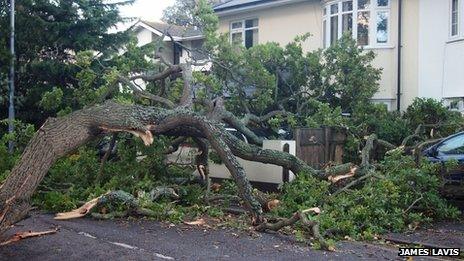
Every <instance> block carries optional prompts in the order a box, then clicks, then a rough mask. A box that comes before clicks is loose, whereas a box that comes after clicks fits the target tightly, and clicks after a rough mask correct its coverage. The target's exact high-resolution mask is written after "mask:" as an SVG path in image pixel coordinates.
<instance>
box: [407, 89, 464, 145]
mask: <svg viewBox="0 0 464 261" xmlns="http://www.w3.org/2000/svg"><path fill="white" fill-rule="evenodd" d="M403 118H404V119H405V120H406V121H407V122H408V126H409V127H410V129H412V130H414V129H415V128H417V126H419V125H420V124H422V125H429V126H428V127H427V128H425V130H430V129H431V128H433V129H434V131H435V134H436V135H437V136H443V137H446V136H449V135H451V134H453V133H455V132H456V131H457V130H459V129H460V128H462V126H463V124H464V118H463V116H462V114H461V113H459V112H456V111H450V110H448V109H447V108H446V107H445V106H443V104H442V103H441V102H439V101H437V100H435V99H431V98H416V99H415V100H414V102H413V103H412V104H411V105H410V106H409V107H408V108H407V110H406V112H405V113H404V116H403ZM433 125H434V126H433Z"/></svg>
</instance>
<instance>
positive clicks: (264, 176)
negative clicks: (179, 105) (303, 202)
mask: <svg viewBox="0 0 464 261" xmlns="http://www.w3.org/2000/svg"><path fill="white" fill-rule="evenodd" d="M226 130H227V131H228V132H229V133H231V134H232V135H234V136H235V137H237V138H238V139H240V140H242V141H243V142H246V143H248V140H247V138H246V137H245V136H244V135H243V134H242V133H240V132H239V131H237V130H236V129H234V128H226ZM285 145H287V146H288V151H289V153H291V154H293V155H295V154H296V145H295V141H294V140H267V139H265V140H264V142H263V148H264V149H273V150H280V151H284V148H285V147H286V146H285ZM197 153H198V152H197V148H196V147H191V146H190V145H189V144H182V145H181V146H179V149H178V150H177V151H176V152H174V153H172V154H169V155H167V160H168V162H172V163H177V164H187V165H188V164H192V162H194V158H195V155H196V154H197ZM238 161H239V163H240V164H241V165H242V166H243V168H244V169H245V172H246V173H247V177H248V179H249V180H250V181H251V182H252V183H254V185H255V186H257V187H259V188H260V189H264V190H272V189H274V188H277V186H278V185H279V184H282V183H283V182H284V179H287V178H286V177H284V175H286V174H284V173H286V171H285V170H284V169H283V168H282V167H280V166H275V165H272V164H264V163H260V162H254V161H248V160H244V159H240V158H238ZM209 170H210V177H211V178H213V179H230V178H231V177H230V173H229V171H228V169H227V168H226V167H225V165H223V164H221V163H220V164H218V163H215V162H213V161H211V160H210V161H209ZM195 174H196V175H199V173H197V172H195ZM293 178H294V175H293V173H292V172H291V171H289V173H288V180H289V181H291V180H293Z"/></svg>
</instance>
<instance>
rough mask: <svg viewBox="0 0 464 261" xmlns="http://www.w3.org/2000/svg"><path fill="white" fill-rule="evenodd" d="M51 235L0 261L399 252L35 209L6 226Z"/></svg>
mask: <svg viewBox="0 0 464 261" xmlns="http://www.w3.org/2000/svg"><path fill="white" fill-rule="evenodd" d="M56 226H60V230H59V231H58V232H57V233H56V234H52V235H46V236H42V237H37V238H29V239H24V240H21V241H19V242H15V243H12V244H9V245H7V246H3V247H0V260H11V261H14V260H28V261H30V260H40V261H47V260H111V261H116V260H266V261H267V260H359V259H371V260H393V259H398V255H397V254H398V250H397V249H396V248H395V247H391V246H385V245H375V244H367V243H361V242H341V243H340V244H339V245H338V246H337V251H336V252H326V251H318V250H313V249H311V248H309V247H307V246H304V245H302V244H299V243H297V242H295V241H294V240H293V239H292V238H291V237H286V236H283V235H280V234H262V233H259V234H249V233H247V232H244V231H239V230H234V229H208V228H206V229H205V228H198V227H192V226H187V225H176V226H169V225H167V224H163V223H159V222H153V221H149V220H95V219H91V218H82V219H75V220H68V221H56V220H53V216H52V215H48V214H40V213H34V214H32V216H31V217H30V218H28V219H26V220H24V221H22V222H20V223H18V224H17V225H16V226H15V227H14V228H12V229H11V230H9V231H8V232H7V234H6V235H3V239H2V242H3V241H4V240H5V238H6V237H7V236H11V235H12V234H14V233H15V232H18V231H28V230H32V231H44V230H49V229H50V228H53V227H56Z"/></svg>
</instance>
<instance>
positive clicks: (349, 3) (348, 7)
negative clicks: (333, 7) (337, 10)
mask: <svg viewBox="0 0 464 261" xmlns="http://www.w3.org/2000/svg"><path fill="white" fill-rule="evenodd" d="M342 10H343V12H348V11H353V1H346V2H343V7H342Z"/></svg>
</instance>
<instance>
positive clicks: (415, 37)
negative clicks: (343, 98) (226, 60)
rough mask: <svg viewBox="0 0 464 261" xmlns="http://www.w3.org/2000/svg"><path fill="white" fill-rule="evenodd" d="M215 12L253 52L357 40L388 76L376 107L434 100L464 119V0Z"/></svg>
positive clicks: (246, 4)
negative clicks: (268, 45) (298, 40)
mask: <svg viewBox="0 0 464 261" xmlns="http://www.w3.org/2000/svg"><path fill="white" fill-rule="evenodd" d="M214 10H215V12H216V14H217V15H218V16H219V18H220V26H219V31H220V32H222V33H227V34H229V36H230V40H231V41H233V42H238V43H242V44H243V45H244V46H245V47H247V48H248V47H251V46H253V45H256V44H259V43H265V42H277V43H279V44H281V45H285V44H287V43H288V42H290V41H292V40H293V39H294V37H295V36H297V35H302V34H305V33H308V32H309V33H311V34H312V37H310V38H309V39H308V40H307V41H306V42H305V43H304V48H305V49H306V51H311V50H316V49H319V48H325V47H328V46H330V45H331V44H333V43H334V42H335V41H336V40H337V39H339V38H340V37H341V36H342V34H343V33H345V32H350V33H351V34H352V35H353V37H354V38H355V39H356V40H357V43H358V45H359V46H362V47H363V48H364V49H366V50H373V51H374V52H375V53H376V54H377V57H376V59H375V61H374V66H376V67H378V68H383V74H382V79H381V81H380V88H379V91H378V92H377V94H376V95H375V96H374V98H373V102H376V103H383V104H386V105H387V106H388V108H389V109H391V110H395V109H399V110H404V109H405V108H406V107H407V106H408V105H410V104H411V102H412V100H413V99H414V98H416V97H430V98H435V99H438V100H443V101H444V102H445V103H446V104H448V105H449V106H450V108H452V109H458V110H461V111H464V0H229V1H225V2H223V3H221V4H218V5H216V6H215V7H214Z"/></svg>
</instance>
